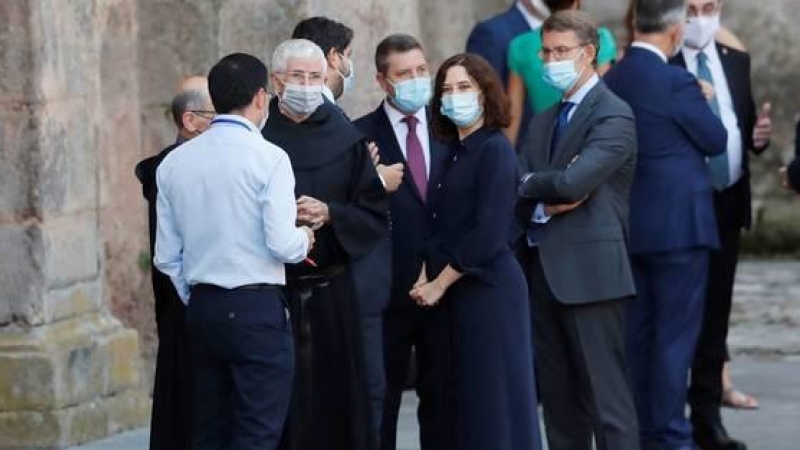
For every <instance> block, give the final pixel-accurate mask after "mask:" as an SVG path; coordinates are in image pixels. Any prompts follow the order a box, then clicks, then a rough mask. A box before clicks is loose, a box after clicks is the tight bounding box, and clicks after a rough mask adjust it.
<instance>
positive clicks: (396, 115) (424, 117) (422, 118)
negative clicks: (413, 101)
mask: <svg viewBox="0 0 800 450" xmlns="http://www.w3.org/2000/svg"><path fill="white" fill-rule="evenodd" d="M383 110H384V111H386V115H387V116H388V117H389V123H391V124H392V126H393V127H394V126H396V125H397V124H399V123H401V122H402V121H403V119H405V118H406V114H404V113H402V112H400V111H399V110H398V109H397V108H395V107H394V106H392V105H391V104H390V103H389V101H388V100H384V101H383ZM413 116H414V117H416V118H417V120H418V121H419V125H420V126H422V127H425V128H427V127H428V114H427V110H426V109H425V107H422V108H420V109H419V111H417V112H415V113H414V114H413Z"/></svg>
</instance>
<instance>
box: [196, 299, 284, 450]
mask: <svg viewBox="0 0 800 450" xmlns="http://www.w3.org/2000/svg"><path fill="white" fill-rule="evenodd" d="M285 311H286V310H285V308H284V303H283V297H282V294H281V293H280V291H278V290H276V289H273V290H225V289H221V288H216V287H197V288H194V289H193V290H192V298H191V301H190V302H189V308H188V315H187V319H188V323H189V328H190V331H191V335H192V339H193V344H194V345H193V349H194V370H195V394H196V395H195V432H194V444H193V448H194V449H195V450H221V449H225V450H271V449H275V448H276V447H277V445H278V442H279V441H280V438H281V432H282V430H283V425H284V421H285V419H286V414H287V411H288V408H289V400H290V397H291V392H292V377H293V375H294V344H293V341H292V334H291V327H290V325H289V323H288V321H287V317H286V312H285Z"/></svg>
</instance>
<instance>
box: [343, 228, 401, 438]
mask: <svg viewBox="0 0 800 450" xmlns="http://www.w3.org/2000/svg"><path fill="white" fill-rule="evenodd" d="M391 246H392V242H391V240H389V239H388V238H387V239H384V240H382V241H380V242H379V243H378V244H376V245H375V248H374V249H373V250H372V251H371V252H369V253H368V254H367V255H365V256H364V257H363V258H361V259H359V260H358V261H355V262H354V263H353V277H354V281H355V283H354V284H355V288H356V293H357V296H358V308H359V314H360V315H361V336H362V341H363V343H364V369H365V370H366V378H367V384H368V388H369V399H370V405H371V411H370V412H371V413H372V423H373V426H374V430H373V439H374V440H375V442H378V441H379V440H380V428H381V420H382V417H383V399H384V396H385V395H386V371H385V369H384V356H383V347H384V346H383V312H384V311H385V309H386V306H387V304H388V303H389V295H390V290H391V287H392V264H391V258H392V253H391V251H392V247H391Z"/></svg>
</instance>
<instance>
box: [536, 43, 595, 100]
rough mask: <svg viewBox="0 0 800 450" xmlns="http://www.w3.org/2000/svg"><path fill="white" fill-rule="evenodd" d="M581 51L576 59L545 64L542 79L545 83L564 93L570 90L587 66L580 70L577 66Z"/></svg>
mask: <svg viewBox="0 0 800 450" xmlns="http://www.w3.org/2000/svg"><path fill="white" fill-rule="evenodd" d="M580 55H581V53H579V54H578V56H576V57H575V59H567V60H564V61H553V62H549V63H546V64H545V65H544V74H543V75H542V79H543V80H544V82H545V83H547V84H549V85H550V86H552V87H554V88H555V89H557V90H558V91H559V92H561V93H562V94H563V93H565V92H569V91H570V90H571V89H572V88H573V87H575V83H577V82H578V79H580V77H581V74H583V71H584V70H586V69H585V68H584V69H583V70H581V71H580V72H578V70H577V69H576V68H575V63H576V61H577V60H578V58H580Z"/></svg>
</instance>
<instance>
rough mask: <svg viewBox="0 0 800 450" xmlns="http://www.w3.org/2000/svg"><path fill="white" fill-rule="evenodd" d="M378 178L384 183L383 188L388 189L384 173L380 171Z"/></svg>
mask: <svg viewBox="0 0 800 450" xmlns="http://www.w3.org/2000/svg"><path fill="white" fill-rule="evenodd" d="M378 178H380V179H381V184H383V188H384V189H386V180H384V179H383V175H381V174H380V173H378Z"/></svg>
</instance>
